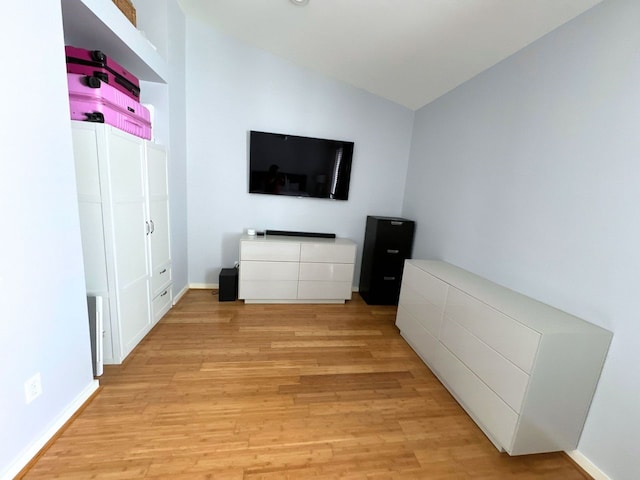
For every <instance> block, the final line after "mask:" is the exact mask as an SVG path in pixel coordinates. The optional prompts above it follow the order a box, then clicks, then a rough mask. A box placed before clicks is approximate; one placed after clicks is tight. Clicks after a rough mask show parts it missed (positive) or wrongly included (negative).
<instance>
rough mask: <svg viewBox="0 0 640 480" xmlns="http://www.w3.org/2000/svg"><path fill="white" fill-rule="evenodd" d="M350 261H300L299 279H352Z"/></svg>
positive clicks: (330, 280) (336, 280)
mask: <svg viewBox="0 0 640 480" xmlns="http://www.w3.org/2000/svg"><path fill="white" fill-rule="evenodd" d="M353 268H354V265H353V264H352V263H301V264H300V277H299V278H300V280H319V281H325V282H349V284H351V282H352V280H353Z"/></svg>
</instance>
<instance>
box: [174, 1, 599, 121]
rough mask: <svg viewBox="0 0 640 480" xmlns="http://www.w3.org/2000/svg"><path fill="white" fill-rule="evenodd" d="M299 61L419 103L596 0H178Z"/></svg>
mask: <svg viewBox="0 0 640 480" xmlns="http://www.w3.org/2000/svg"><path fill="white" fill-rule="evenodd" d="M179 1H180V3H181V5H182V6H183V8H184V10H185V12H186V13H187V14H188V15H190V16H193V17H196V18H199V19H201V20H204V21H205V22H206V23H208V24H210V25H212V26H213V27H215V28H216V29H218V30H220V31H222V32H225V33H226V34H228V35H230V36H233V37H236V38H238V39H240V40H242V41H244V42H246V43H249V44H251V45H254V46H256V47H259V48H261V49H264V50H266V51H269V52H272V53H274V54H276V55H279V56H281V57H283V58H286V59H288V60H290V61H292V62H294V63H296V64H298V65H301V66H303V67H306V68H309V69H312V70H314V71H317V72H319V73H321V74H324V75H327V76H329V77H332V78H335V79H338V80H341V81H344V82H346V83H349V84H351V85H354V86H356V87H359V88H362V89H364V90H367V91H369V92H371V93H374V94H376V95H378V96H380V97H383V98H386V99H389V100H391V101H393V102H396V103H399V104H401V105H404V106H406V107H408V108H410V109H414V110H416V109H418V108H420V107H422V106H423V105H425V104H427V103H429V102H431V101H432V100H434V99H436V98H438V97H439V96H441V95H443V94H445V93H446V92H448V91H450V90H452V89H453V88H455V87H456V86H458V85H460V84H461V83H463V82H465V81H467V80H469V79H470V78H472V77H473V76H475V75H477V74H478V73H480V72H482V71H483V70H485V69H487V68H489V67H491V66H493V65H495V64H496V63H498V62H500V61H501V60H503V59H504V58H506V57H508V56H510V55H511V54H513V53H515V52H517V51H518V50H520V49H522V48H524V47H525V46H527V45H528V44H530V43H531V42H533V41H535V40H536V39H538V38H540V37H542V36H543V35H545V34H546V33H548V32H550V31H551V30H553V29H555V28H557V27H558V26H560V25H562V24H564V23H566V22H568V21H569V20H571V19H572V18H574V17H576V16H577V15H579V14H581V13H583V12H584V11H586V10H588V9H589V8H591V7H593V6H594V5H596V4H598V3H600V2H601V1H602V0H309V2H308V4H307V5H305V6H298V5H294V4H293V3H292V2H291V1H290V0H209V1H207V0H179Z"/></svg>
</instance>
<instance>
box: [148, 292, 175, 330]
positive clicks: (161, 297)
mask: <svg viewBox="0 0 640 480" xmlns="http://www.w3.org/2000/svg"><path fill="white" fill-rule="evenodd" d="M172 302H173V294H172V292H171V285H169V286H167V288H165V289H164V290H162V292H160V293H159V294H158V296H156V297H155V298H154V299H153V302H152V305H151V309H152V312H153V313H152V315H153V321H154V323H155V322H157V321H158V320H160V319H161V318H162V317H163V316H164V314H165V313H167V312H168V311H169V309H170V308H171V303H172Z"/></svg>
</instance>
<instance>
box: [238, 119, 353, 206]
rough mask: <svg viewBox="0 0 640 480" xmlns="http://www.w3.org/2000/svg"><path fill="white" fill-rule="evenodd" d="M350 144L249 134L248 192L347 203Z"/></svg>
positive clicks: (296, 137) (351, 143)
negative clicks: (326, 199) (344, 201)
mask: <svg viewBox="0 0 640 480" xmlns="http://www.w3.org/2000/svg"><path fill="white" fill-rule="evenodd" d="M352 157H353V142H344V141H341V140H326V139H322V138H309V137H300V136H296V135H285V134H281V133H267V132H256V131H251V132H249V192H250V193H265V194H272V195H290V196H296V197H316V198H332V199H334V200H347V198H348V197H349V181H350V179H351V160H352Z"/></svg>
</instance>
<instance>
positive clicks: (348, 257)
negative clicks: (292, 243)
mask: <svg viewBox="0 0 640 480" xmlns="http://www.w3.org/2000/svg"><path fill="white" fill-rule="evenodd" d="M355 259H356V246H355V244H348V245H341V244H335V243H302V244H301V246H300V261H301V262H326V263H355Z"/></svg>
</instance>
